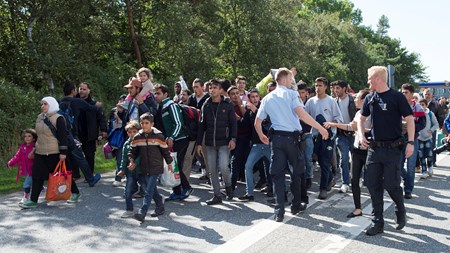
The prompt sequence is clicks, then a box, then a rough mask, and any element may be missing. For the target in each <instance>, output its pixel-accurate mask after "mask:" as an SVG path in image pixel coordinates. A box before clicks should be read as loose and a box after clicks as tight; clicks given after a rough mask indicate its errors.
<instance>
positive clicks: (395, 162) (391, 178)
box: [365, 147, 405, 224]
mask: <svg viewBox="0 0 450 253" xmlns="http://www.w3.org/2000/svg"><path fill="white" fill-rule="evenodd" d="M401 154H402V151H400V149H398V148H392V147H379V148H369V151H368V153H367V161H366V171H365V182H366V186H367V188H368V189H369V192H370V198H371V199H372V206H373V209H374V213H375V218H374V220H373V221H374V222H375V223H380V224H384V219H383V204H384V203H383V193H384V189H386V191H387V192H388V193H389V196H390V197H391V199H392V200H393V201H394V203H395V205H396V207H397V210H398V211H400V212H404V211H405V203H404V199H403V190H402V187H401V186H400V183H401V167H400V159H401Z"/></svg>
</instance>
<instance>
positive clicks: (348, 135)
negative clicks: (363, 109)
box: [331, 80, 357, 193]
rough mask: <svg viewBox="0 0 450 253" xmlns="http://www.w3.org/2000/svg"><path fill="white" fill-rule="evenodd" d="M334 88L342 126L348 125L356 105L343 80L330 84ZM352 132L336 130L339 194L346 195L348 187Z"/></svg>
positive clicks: (354, 112)
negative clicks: (340, 178) (340, 184)
mask: <svg viewBox="0 0 450 253" xmlns="http://www.w3.org/2000/svg"><path fill="white" fill-rule="evenodd" d="M331 86H332V87H334V93H335V95H336V102H337V104H338V106H339V109H340V111H341V114H342V120H343V122H342V123H344V124H348V123H350V122H351V121H352V120H353V118H354V117H355V114H356V111H357V109H356V104H355V101H354V99H353V97H352V96H349V95H348V84H347V82H346V81H344V80H338V81H334V82H332V83H331ZM353 142H354V138H353V131H345V130H341V129H337V138H336V145H337V149H338V150H339V154H340V161H339V168H340V170H341V176H342V186H341V190H340V191H341V192H342V193H346V192H347V191H348V190H349V185H350V152H351V151H352V147H353Z"/></svg>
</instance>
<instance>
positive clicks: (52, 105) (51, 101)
mask: <svg viewBox="0 0 450 253" xmlns="http://www.w3.org/2000/svg"><path fill="white" fill-rule="evenodd" d="M41 101H45V102H47V104H48V112H47V113H51V112H57V111H59V104H58V101H56V99H55V98H54V97H45V98H43V99H42V100H41Z"/></svg>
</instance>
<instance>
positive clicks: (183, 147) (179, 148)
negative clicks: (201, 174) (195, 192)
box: [172, 138, 191, 195]
mask: <svg viewBox="0 0 450 253" xmlns="http://www.w3.org/2000/svg"><path fill="white" fill-rule="evenodd" d="M188 146H189V138H184V139H181V140H177V141H174V142H173V151H174V152H177V163H178V169H179V170H180V179H181V184H180V185H179V186H176V187H174V188H172V190H173V193H175V194H176V195H181V188H183V189H190V188H191V185H190V184H189V180H188V178H187V177H186V175H185V174H184V172H183V163H184V157H185V156H186V152H187V148H188Z"/></svg>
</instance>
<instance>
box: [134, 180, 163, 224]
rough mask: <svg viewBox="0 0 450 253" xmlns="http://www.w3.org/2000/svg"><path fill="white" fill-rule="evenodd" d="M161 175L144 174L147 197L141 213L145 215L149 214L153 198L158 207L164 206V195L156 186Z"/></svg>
mask: <svg viewBox="0 0 450 253" xmlns="http://www.w3.org/2000/svg"><path fill="white" fill-rule="evenodd" d="M159 176H160V175H152V176H144V178H145V181H146V183H147V187H146V189H145V197H144V200H143V201H142V207H141V209H140V210H139V213H141V214H143V215H144V216H145V215H146V214H147V211H148V206H149V205H150V203H151V201H152V199H153V201H155V205H156V207H162V206H164V203H163V199H162V196H161V194H159V192H158V188H157V187H156V184H157V180H158V177H159Z"/></svg>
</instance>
